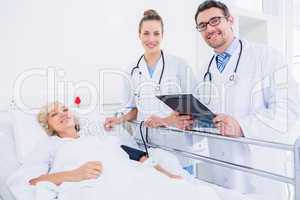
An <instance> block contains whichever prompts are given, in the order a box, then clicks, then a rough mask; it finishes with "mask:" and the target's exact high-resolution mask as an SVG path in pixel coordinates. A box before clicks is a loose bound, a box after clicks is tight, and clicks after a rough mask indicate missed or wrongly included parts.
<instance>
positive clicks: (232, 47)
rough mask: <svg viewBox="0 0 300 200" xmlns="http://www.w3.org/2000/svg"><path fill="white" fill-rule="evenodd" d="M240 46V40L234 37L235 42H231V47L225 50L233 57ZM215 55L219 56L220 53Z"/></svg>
mask: <svg viewBox="0 0 300 200" xmlns="http://www.w3.org/2000/svg"><path fill="white" fill-rule="evenodd" d="M238 46H239V40H238V39H237V38H236V37H234V39H233V41H232V42H231V44H230V45H229V47H228V48H227V49H226V50H225V52H226V53H228V54H229V55H231V56H232V55H233V54H234V52H235V50H236V49H237V48H238ZM215 54H216V55H219V54H220V53H217V52H215Z"/></svg>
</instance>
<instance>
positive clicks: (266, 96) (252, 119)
mask: <svg viewBox="0 0 300 200" xmlns="http://www.w3.org/2000/svg"><path fill="white" fill-rule="evenodd" d="M239 50H240V47H239V48H238V49H237V50H236V51H235V53H234V55H232V57H231V59H230V60H229V62H228V64H227V65H226V68H225V70H224V71H223V73H222V74H220V73H219V71H218V69H217V67H216V61H215V60H214V61H213V62H212V65H211V70H210V71H211V74H212V84H213V85H212V89H211V94H212V99H211V102H210V104H209V105H207V106H208V107H209V108H210V109H211V110H212V111H213V112H215V113H225V114H228V115H231V116H233V117H234V118H235V119H237V120H238V121H239V123H240V125H241V127H242V130H243V134H244V136H245V137H247V138H255V139H260V140H267V141H276V142H285V141H287V139H288V133H287V132H288V129H287V128H289V127H291V124H293V123H294V122H295V120H296V119H297V118H298V117H299V107H298V105H299V103H300V101H299V95H298V87H297V84H296V83H295V82H294V81H293V80H292V77H291V76H290V75H289V71H288V68H287V65H285V62H284V60H283V59H282V56H281V55H280V54H279V53H278V52H276V51H274V50H273V49H271V48H268V47H266V46H262V45H257V44H252V43H249V42H247V41H243V52H242V55H241V59H240V64H239V66H238V69H237V74H238V80H237V82H236V84H234V83H230V82H229V76H230V75H232V73H233V71H234V68H235V66H236V63H237V58H238V53H239ZM206 71H207V66H204V67H203V68H201V70H200V72H199V73H197V76H196V77H199V78H200V79H201V80H203V77H204V74H205V72H206ZM207 82H208V81H207ZM287 88H288V90H287ZM204 89H206V90H205V91H206V94H203V91H204ZM208 91H209V89H208V87H207V85H206V86H205V84H203V82H202V81H201V83H200V84H198V87H197V90H195V95H196V96H197V97H198V98H199V99H200V100H201V101H202V102H208V100H209V99H208V98H207V96H206V97H205V95H209V94H207V92H208ZM287 91H288V92H287ZM208 150H209V154H210V155H211V156H213V157H215V158H217V159H221V160H225V161H228V162H233V163H237V164H245V165H249V164H250V165H252V166H255V167H260V168H261V169H267V170H272V171H273V172H277V173H281V174H284V173H285V163H284V162H285V161H286V160H285V159H286V153H285V152H279V151H275V150H269V149H265V148H259V147H254V146H249V145H243V144H239V143H229V142H225V141H218V140H214V139H208ZM274 163H276V164H275V165H274ZM202 169H207V171H206V172H207V175H208V177H209V178H208V179H209V180H211V181H214V182H215V183H217V184H219V185H222V186H224V187H227V188H232V189H236V190H239V191H241V192H243V193H249V192H255V193H261V194H268V195H274V196H273V197H272V199H276V198H277V199H283V196H281V195H284V192H285V189H286V188H285V185H284V184H281V185H280V184H278V182H273V181H270V180H267V179H262V178H258V177H254V176H253V177H250V176H247V175H245V174H243V173H240V172H238V171H234V170H230V169H227V168H221V167H217V166H210V165H206V166H204V165H203V167H202ZM206 172H203V173H206ZM275 191H276V192H275ZM277 192H278V193H277ZM279 193H280V195H279Z"/></svg>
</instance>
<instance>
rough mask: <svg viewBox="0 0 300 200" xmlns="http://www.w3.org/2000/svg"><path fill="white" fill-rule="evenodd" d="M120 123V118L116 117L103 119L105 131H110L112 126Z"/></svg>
mask: <svg viewBox="0 0 300 200" xmlns="http://www.w3.org/2000/svg"><path fill="white" fill-rule="evenodd" d="M120 123H121V120H120V118H118V117H108V118H106V119H105V122H104V129H105V130H106V131H110V130H111V129H112V128H113V127H114V126H116V125H118V124H120Z"/></svg>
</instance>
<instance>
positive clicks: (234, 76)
mask: <svg viewBox="0 0 300 200" xmlns="http://www.w3.org/2000/svg"><path fill="white" fill-rule="evenodd" d="M239 43H240V52H239V54H238V59H237V62H236V65H235V68H234V71H233V73H232V74H231V75H230V76H229V82H231V83H234V84H236V83H237V80H238V75H237V70H238V67H239V64H240V59H241V55H242V53H243V43H242V41H241V40H239ZM214 59H215V55H214V56H213V57H212V58H211V60H210V61H209V64H208V67H207V71H206V73H205V74H204V77H203V81H204V83H205V82H206V81H207V79H208V81H209V82H210V94H209V100H208V102H206V104H210V102H211V83H212V74H211V72H210V68H211V64H212V62H213V60H214Z"/></svg>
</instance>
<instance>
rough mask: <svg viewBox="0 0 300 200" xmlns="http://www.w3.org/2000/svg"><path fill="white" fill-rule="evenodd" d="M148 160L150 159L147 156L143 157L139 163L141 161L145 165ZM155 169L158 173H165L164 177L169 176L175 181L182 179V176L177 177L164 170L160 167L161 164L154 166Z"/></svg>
mask: <svg viewBox="0 0 300 200" xmlns="http://www.w3.org/2000/svg"><path fill="white" fill-rule="evenodd" d="M147 159H148V158H147V157H146V156H142V157H141V158H140V160H139V161H140V162H141V163H143V162H145V161H146V160H147ZM153 167H154V169H156V170H157V171H159V172H161V173H163V174H164V175H166V176H168V177H170V178H174V179H182V177H181V176H179V175H176V174H172V173H170V172H168V171H167V170H166V169H164V168H163V167H162V166H160V165H159V164H157V165H154V166H153Z"/></svg>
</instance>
